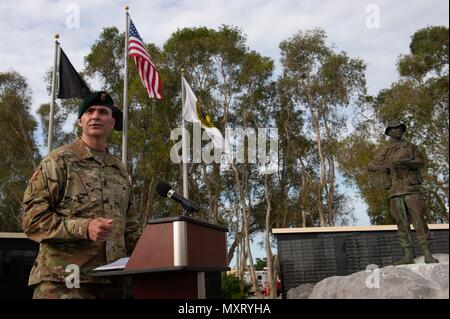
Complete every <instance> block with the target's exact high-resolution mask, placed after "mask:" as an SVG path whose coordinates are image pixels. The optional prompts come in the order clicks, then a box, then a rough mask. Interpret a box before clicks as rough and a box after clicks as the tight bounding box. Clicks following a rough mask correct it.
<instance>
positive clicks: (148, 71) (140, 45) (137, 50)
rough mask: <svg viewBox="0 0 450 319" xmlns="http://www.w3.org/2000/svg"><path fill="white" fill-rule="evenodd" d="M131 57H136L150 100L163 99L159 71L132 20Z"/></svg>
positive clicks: (137, 66)
mask: <svg viewBox="0 0 450 319" xmlns="http://www.w3.org/2000/svg"><path fill="white" fill-rule="evenodd" d="M128 50H129V53H130V57H134V62H136V68H137V71H138V73H139V76H140V77H141V80H142V83H143V84H144V86H145V88H146V89H147V92H148V96H149V97H150V98H157V99H162V95H161V79H160V78H159V74H158V71H157V70H156V67H155V65H154V64H153V62H152V60H151V59H150V55H149V54H148V53H147V50H146V49H145V45H144V41H142V38H141V36H140V35H139V33H138V32H137V30H136V27H135V26H134V24H133V21H131V19H130V36H129V39H128Z"/></svg>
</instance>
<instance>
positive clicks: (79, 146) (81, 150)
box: [74, 137, 123, 169]
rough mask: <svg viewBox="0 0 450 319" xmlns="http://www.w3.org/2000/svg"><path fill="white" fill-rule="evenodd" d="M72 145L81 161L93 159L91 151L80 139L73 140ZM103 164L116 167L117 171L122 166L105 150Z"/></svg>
mask: <svg viewBox="0 0 450 319" xmlns="http://www.w3.org/2000/svg"><path fill="white" fill-rule="evenodd" d="M74 145H75V148H76V151H77V153H78V155H79V156H80V157H81V158H82V159H88V158H95V156H94V154H92V151H91V149H90V148H89V147H88V146H87V145H86V143H84V142H83V141H82V140H81V138H79V137H78V138H77V139H76V140H75V143H74ZM104 164H105V165H111V166H116V167H117V168H118V169H122V166H123V165H122V162H121V161H119V160H118V159H117V158H115V157H114V156H112V155H111V154H110V153H109V152H108V149H106V156H105V159H104Z"/></svg>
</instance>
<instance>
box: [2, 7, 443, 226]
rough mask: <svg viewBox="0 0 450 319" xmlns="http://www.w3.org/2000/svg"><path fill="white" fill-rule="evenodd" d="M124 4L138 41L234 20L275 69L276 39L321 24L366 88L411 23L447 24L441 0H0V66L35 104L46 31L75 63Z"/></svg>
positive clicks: (48, 45) (41, 88)
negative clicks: (362, 66)
mask: <svg viewBox="0 0 450 319" xmlns="http://www.w3.org/2000/svg"><path fill="white" fill-rule="evenodd" d="M125 5H129V6H130V11H129V12H130V15H131V18H132V19H133V21H134V24H135V25H136V28H137V29H138V31H139V33H140V35H141V36H142V37H143V39H144V41H145V42H153V43H155V44H156V45H158V46H159V47H161V46H162V45H163V44H164V42H165V41H166V40H167V39H168V38H169V37H170V35H171V33H172V32H174V31H176V30H177V29H180V28H184V27H195V26H207V27H210V28H218V27H219V26H220V25H222V24H227V25H233V26H237V27H239V28H240V29H242V31H243V32H244V33H245V34H246V35H247V43H248V46H249V47H250V49H252V50H256V51H257V52H259V53H261V54H262V55H265V56H269V57H271V58H272V59H273V60H274V61H275V62H276V65H277V72H279V70H280V68H279V65H280V64H279V58H280V51H279V48H278V45H279V43H280V42H281V41H282V40H285V39H288V38H289V37H290V36H292V35H293V34H294V33H295V32H297V31H298V30H308V29H312V28H315V27H320V28H322V29H324V30H325V32H326V33H327V35H328V40H329V43H330V44H331V43H334V44H335V45H336V48H337V49H338V50H343V51H346V52H347V53H348V55H349V56H351V57H360V58H362V59H363V60H364V61H365V62H366V63H367V64H368V69H367V74H366V75H367V83H368V89H369V93H371V94H376V93H377V92H378V91H379V90H380V89H382V88H386V87H389V86H390V84H391V83H392V82H393V81H395V80H396V79H397V78H398V77H397V73H396V68H395V64H396V60H397V57H398V56H399V55H400V54H407V53H408V52H409V48H408V46H409V43H410V37H411V36H412V35H413V34H414V32H415V31H417V30H418V29H420V28H423V27H426V26H429V25H445V26H448V24H449V14H448V11H449V2H448V0H428V1H426V0H391V1H387V0H380V1H376V0H370V1H360V0H334V1H318V0H315V1H314V0H228V1H225V0H188V1H185V0H183V1H173V0H145V1H144V0H141V1H139V0H137V1H131V0H130V1H111V0H108V1H106V0H99V1H91V0H89V1H88V0H81V1H76V0H73V1H50V0H33V1H24V0H15V1H7V0H0V36H1V38H2V39H3V41H2V42H1V44H0V72H4V71H7V70H15V71H17V72H19V73H20V74H22V75H23V76H25V77H26V78H27V79H28V81H29V84H30V87H31V89H32V91H33V106H32V109H33V110H36V109H37V108H38V106H39V105H40V104H41V103H46V102H48V101H49V96H48V95H47V93H46V90H45V83H44V81H43V77H44V73H45V71H46V70H48V68H50V67H51V66H52V64H53V54H54V38H53V35H54V34H55V33H59V34H60V43H61V46H62V47H63V48H64V51H65V52H66V54H67V55H68V57H69V59H70V60H71V62H72V63H73V64H74V66H75V68H77V69H78V70H82V69H83V57H84V56H85V55H86V54H87V53H88V52H89V50H90V47H91V45H92V44H93V43H94V41H95V40H96V39H97V38H98V36H99V34H100V33H101V31H102V29H103V28H104V27H108V26H116V27H118V28H119V30H120V31H124V29H125V28H124V22H125V17H124V12H125V11H124V7H125ZM77 13H79V19H77V17H78V16H77ZM78 22H79V23H78ZM94 89H98V88H96V87H94ZM367 222H368V219H367V218H365V219H364V220H363V221H360V224H367Z"/></svg>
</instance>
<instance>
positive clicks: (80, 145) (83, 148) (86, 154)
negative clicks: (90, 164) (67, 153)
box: [74, 137, 94, 159]
mask: <svg viewBox="0 0 450 319" xmlns="http://www.w3.org/2000/svg"><path fill="white" fill-rule="evenodd" d="M74 146H75V149H76V151H77V153H78V155H79V156H80V157H81V158H82V159H88V158H94V154H92V152H91V149H90V148H89V147H88V146H87V145H86V143H84V142H83V141H82V140H81V138H79V137H77V139H76V140H75V143H74Z"/></svg>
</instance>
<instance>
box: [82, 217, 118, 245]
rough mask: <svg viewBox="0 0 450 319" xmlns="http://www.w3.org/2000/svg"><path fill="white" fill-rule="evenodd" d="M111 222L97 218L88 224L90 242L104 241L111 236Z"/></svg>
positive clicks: (110, 220)
mask: <svg viewBox="0 0 450 319" xmlns="http://www.w3.org/2000/svg"><path fill="white" fill-rule="evenodd" d="M112 229H113V220H112V219H107V218H102V217H97V218H96V219H93V220H91V221H90V222H89V225H88V236H89V239H90V240H92V241H104V240H105V239H106V238H108V237H109V235H111V232H112Z"/></svg>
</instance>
